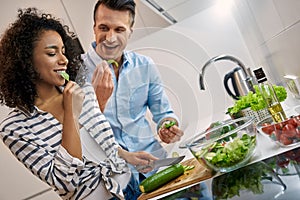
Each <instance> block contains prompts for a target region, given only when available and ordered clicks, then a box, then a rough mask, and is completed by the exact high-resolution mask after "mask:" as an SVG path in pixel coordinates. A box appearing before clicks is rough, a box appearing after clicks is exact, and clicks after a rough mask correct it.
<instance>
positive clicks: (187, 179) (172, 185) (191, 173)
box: [138, 158, 213, 200]
mask: <svg viewBox="0 0 300 200" xmlns="http://www.w3.org/2000/svg"><path fill="white" fill-rule="evenodd" d="M181 164H182V165H189V166H191V165H194V166H195V168H194V169H192V170H188V171H186V172H185V173H184V174H183V175H181V176H179V177H178V178H176V179H174V180H172V181H171V182H169V183H167V184H166V185H163V186H162V187H160V188H158V189H157V190H154V191H152V192H150V193H143V194H142V195H141V196H140V197H139V198H138V200H144V199H149V198H153V197H156V196H158V195H161V194H165V193H167V192H171V191H173V190H177V189H179V188H182V187H185V186H188V185H191V184H194V183H197V182H200V181H202V180H206V179H209V178H211V177H212V175H213V172H212V171H211V170H210V169H208V168H207V167H206V166H205V165H204V164H200V163H199V162H198V161H197V160H196V158H191V159H189V160H186V161H184V162H182V163H181Z"/></svg>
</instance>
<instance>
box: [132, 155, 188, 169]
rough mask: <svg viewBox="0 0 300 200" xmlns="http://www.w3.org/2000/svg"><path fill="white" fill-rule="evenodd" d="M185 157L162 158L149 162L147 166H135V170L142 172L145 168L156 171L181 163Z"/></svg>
mask: <svg viewBox="0 0 300 200" xmlns="http://www.w3.org/2000/svg"><path fill="white" fill-rule="evenodd" d="M184 157H185V156H179V157H175V158H164V159H160V160H155V161H150V162H149V164H148V165H137V166H136V167H135V168H136V170H137V171H143V170H144V169H146V168H152V170H154V169H158V168H160V167H163V166H171V165H175V164H177V163H179V162H181V161H182V160H183V159H184Z"/></svg>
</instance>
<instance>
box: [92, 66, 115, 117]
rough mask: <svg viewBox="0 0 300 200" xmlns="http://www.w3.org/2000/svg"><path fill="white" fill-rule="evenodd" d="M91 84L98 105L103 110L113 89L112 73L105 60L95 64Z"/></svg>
mask: <svg viewBox="0 0 300 200" xmlns="http://www.w3.org/2000/svg"><path fill="white" fill-rule="evenodd" d="M92 85H93V87H94V90H95V93H96V96H97V100H98V103H99V107H100V109H101V111H102V112H103V111H104V108H105V105H106V103H107V101H108V99H109V97H110V96H111V94H112V92H113V89H114V83H113V80H112V73H111V71H110V68H109V66H108V63H107V62H106V61H103V62H101V63H100V64H99V65H97V67H96V70H95V72H94V74H93V78H92Z"/></svg>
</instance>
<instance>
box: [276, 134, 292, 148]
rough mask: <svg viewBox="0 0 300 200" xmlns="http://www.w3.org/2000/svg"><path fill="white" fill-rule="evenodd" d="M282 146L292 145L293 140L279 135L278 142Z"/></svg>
mask: <svg viewBox="0 0 300 200" xmlns="http://www.w3.org/2000/svg"><path fill="white" fill-rule="evenodd" d="M279 141H280V142H281V143H282V144H284V145H289V144H292V143H293V140H292V139H290V138H289V137H288V136H286V135H285V134H281V135H280V140H279Z"/></svg>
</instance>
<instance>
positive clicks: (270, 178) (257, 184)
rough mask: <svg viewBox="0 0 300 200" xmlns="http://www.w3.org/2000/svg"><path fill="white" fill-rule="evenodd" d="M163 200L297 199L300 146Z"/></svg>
mask: <svg viewBox="0 0 300 200" xmlns="http://www.w3.org/2000/svg"><path fill="white" fill-rule="evenodd" d="M157 199H164V200H173V199H176V200H188V199H191V200H196V199H199V200H217V199H229V200H235V199H242V200H253V199H254V200H256V199H259V200H264V199H265V200H270V199H276V200H294V199H295V200H296V199H297V200H298V199H300V147H296V148H295V149H292V150H289V151H286V152H283V153H278V154H276V155H273V156H271V157H268V158H266V159H263V160H258V161H257V162H254V163H251V164H249V165H247V166H245V167H242V168H240V169H237V170H235V171H232V172H229V173H225V174H220V175H218V176H215V177H214V178H211V179H208V180H205V181H202V182H200V183H197V184H194V185H191V186H189V187H187V188H184V189H182V190H180V191H177V192H176V193H173V194H170V195H169V196H165V197H161V198H157Z"/></svg>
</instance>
